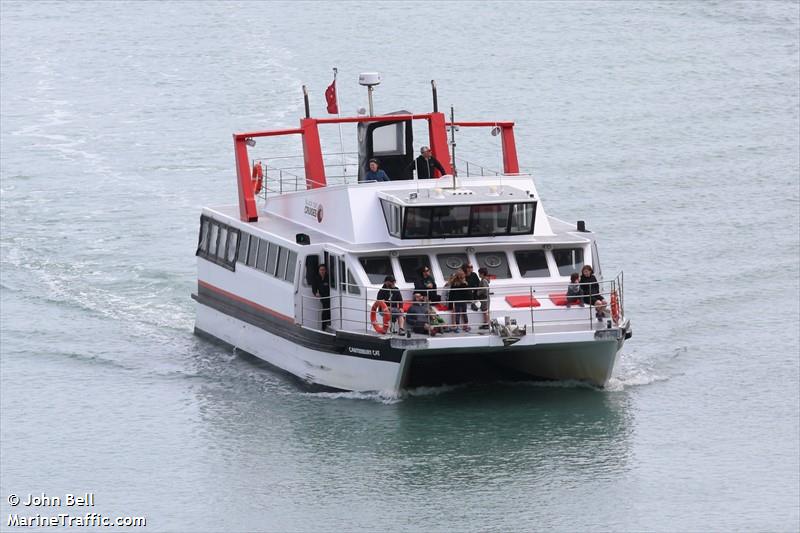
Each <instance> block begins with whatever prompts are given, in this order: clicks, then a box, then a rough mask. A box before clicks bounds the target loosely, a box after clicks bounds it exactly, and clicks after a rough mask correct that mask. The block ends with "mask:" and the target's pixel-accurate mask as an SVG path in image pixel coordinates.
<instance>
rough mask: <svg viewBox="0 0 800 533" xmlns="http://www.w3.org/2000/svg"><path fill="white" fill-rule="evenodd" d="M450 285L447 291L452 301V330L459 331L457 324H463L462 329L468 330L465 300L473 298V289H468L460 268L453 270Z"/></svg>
mask: <svg viewBox="0 0 800 533" xmlns="http://www.w3.org/2000/svg"><path fill="white" fill-rule="evenodd" d="M449 285H450V292H448V293H447V295H448V299H449V300H450V301H451V302H453V326H455V329H454V330H453V331H454V332H455V333H459V332H460V330H459V329H458V326H459V324H463V326H464V327H463V329H464V331H469V319H468V318H467V302H469V301H471V300H473V291H472V290H470V289H469V285H468V284H467V279H466V276H465V275H464V271H463V270H461V269H460V268H459V269H458V270H456V271H455V273H454V274H453V277H452V278H451V281H450V283H449Z"/></svg>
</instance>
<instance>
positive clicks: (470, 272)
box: [464, 262, 481, 300]
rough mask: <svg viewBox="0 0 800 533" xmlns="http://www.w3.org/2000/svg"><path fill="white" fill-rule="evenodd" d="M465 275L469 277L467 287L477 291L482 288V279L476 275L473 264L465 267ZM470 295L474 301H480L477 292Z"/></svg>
mask: <svg viewBox="0 0 800 533" xmlns="http://www.w3.org/2000/svg"><path fill="white" fill-rule="evenodd" d="M464 273H465V274H466V275H467V285H469V288H470V289H477V288H478V287H480V286H481V278H480V277H478V274H476V273H475V270H474V268H473V267H472V263H469V262H468V263H467V264H466V266H464ZM470 295H471V299H472V300H477V299H478V296H477V291H472V292H471V293H470Z"/></svg>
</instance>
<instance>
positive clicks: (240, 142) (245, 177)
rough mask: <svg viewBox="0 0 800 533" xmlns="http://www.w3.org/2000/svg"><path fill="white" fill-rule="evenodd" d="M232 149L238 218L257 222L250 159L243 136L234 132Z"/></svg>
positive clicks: (243, 220)
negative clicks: (234, 164)
mask: <svg viewBox="0 0 800 533" xmlns="http://www.w3.org/2000/svg"><path fill="white" fill-rule="evenodd" d="M233 151H234V155H235V156H236V181H237V183H238V186H239V218H240V219H241V221H242V222H257V221H258V210H257V209H256V199H255V194H254V192H253V183H252V177H251V176H250V160H249V158H248V156H247V144H245V137H243V136H239V135H236V134H234V136H233Z"/></svg>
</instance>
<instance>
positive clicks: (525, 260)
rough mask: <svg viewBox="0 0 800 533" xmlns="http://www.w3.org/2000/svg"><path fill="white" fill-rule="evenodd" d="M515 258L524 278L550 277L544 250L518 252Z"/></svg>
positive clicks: (515, 253)
mask: <svg viewBox="0 0 800 533" xmlns="http://www.w3.org/2000/svg"><path fill="white" fill-rule="evenodd" d="M514 257H515V258H516V259H517V266H518V267H519V273H520V274H521V275H522V277H523V278H546V277H547V276H549V275H550V269H549V268H548V267H547V257H545V255H544V250H517V251H516V252H514Z"/></svg>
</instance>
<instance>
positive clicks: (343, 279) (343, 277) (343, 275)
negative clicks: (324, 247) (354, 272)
mask: <svg viewBox="0 0 800 533" xmlns="http://www.w3.org/2000/svg"><path fill="white" fill-rule="evenodd" d="M336 262H337V263H338V265H339V290H340V291H342V292H345V291H347V267H346V266H345V264H344V259H342V258H339V259H337V260H336Z"/></svg>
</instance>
